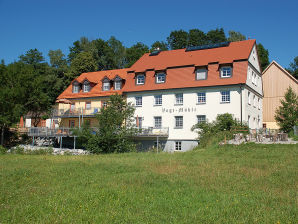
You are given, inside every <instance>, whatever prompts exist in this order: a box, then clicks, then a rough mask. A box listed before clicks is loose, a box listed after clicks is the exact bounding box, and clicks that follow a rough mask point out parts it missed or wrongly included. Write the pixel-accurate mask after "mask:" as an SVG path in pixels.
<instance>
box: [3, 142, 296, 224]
mask: <svg viewBox="0 0 298 224" xmlns="http://www.w3.org/2000/svg"><path fill="white" fill-rule="evenodd" d="M297 155H298V147H297V145H271V146H269V145H254V144H248V145H242V146H223V147H220V148H215V149H214V148H213V149H201V150H196V151H192V152H187V153H174V154H168V153H159V154H155V153H127V154H112V155H98V156H97V155H96V156H95V155H94V156H50V155H0V193H1V194H0V223H1V224H2V223H279V222H280V223H297V220H298V217H297V212H298V210H297V205H298V203H297V202H298V200H297V199H298V198H297V190H298V189H297V188H298V187H297V186H298V175H297V170H298V160H297Z"/></svg>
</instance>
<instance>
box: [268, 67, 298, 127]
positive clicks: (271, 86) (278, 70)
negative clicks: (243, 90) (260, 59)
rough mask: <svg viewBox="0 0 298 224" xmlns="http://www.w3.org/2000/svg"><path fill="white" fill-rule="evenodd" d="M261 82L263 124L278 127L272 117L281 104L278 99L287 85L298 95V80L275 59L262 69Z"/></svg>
mask: <svg viewBox="0 0 298 224" xmlns="http://www.w3.org/2000/svg"><path fill="white" fill-rule="evenodd" d="M263 83H264V102H263V126H264V128H270V129H279V128H280V127H279V126H278V125H277V123H276V121H275V119H274V115H275V111H276V109H277V108H278V107H279V106H280V105H281V104H280V100H281V99H283V98H284V95H285V92H286V91H287V89H288V88H289V87H291V88H292V89H293V91H294V92H295V93H296V94H297V95H298V81H297V79H295V78H294V77H293V76H292V75H291V74H290V73H288V72H287V71H286V70H285V69H284V68H283V67H282V66H281V65H279V64H278V63H277V62H276V61H272V62H271V63H270V65H268V67H267V68H266V69H265V70H264V71H263Z"/></svg>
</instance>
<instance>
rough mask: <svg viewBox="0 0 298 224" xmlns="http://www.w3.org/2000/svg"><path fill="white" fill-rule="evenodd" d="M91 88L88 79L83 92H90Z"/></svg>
mask: <svg viewBox="0 0 298 224" xmlns="http://www.w3.org/2000/svg"><path fill="white" fill-rule="evenodd" d="M90 89H91V87H90V83H89V82H88V81H87V80H86V81H85V82H84V84H83V92H84V93H88V92H90Z"/></svg>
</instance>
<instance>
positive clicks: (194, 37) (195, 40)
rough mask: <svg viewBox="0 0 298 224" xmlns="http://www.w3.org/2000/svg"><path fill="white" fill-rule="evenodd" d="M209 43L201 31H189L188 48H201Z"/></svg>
mask: <svg viewBox="0 0 298 224" xmlns="http://www.w3.org/2000/svg"><path fill="white" fill-rule="evenodd" d="M207 43H208V41H207V36H206V34H205V33H204V32H203V31H201V30H199V29H192V30H189V33H188V43H187V45H188V46H201V45H204V44H207Z"/></svg>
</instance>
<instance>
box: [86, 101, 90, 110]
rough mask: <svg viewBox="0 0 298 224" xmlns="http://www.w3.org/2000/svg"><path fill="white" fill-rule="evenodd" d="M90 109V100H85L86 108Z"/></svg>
mask: <svg viewBox="0 0 298 224" xmlns="http://www.w3.org/2000/svg"><path fill="white" fill-rule="evenodd" d="M90 109H91V102H90V101H88V102H86V110H90Z"/></svg>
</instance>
